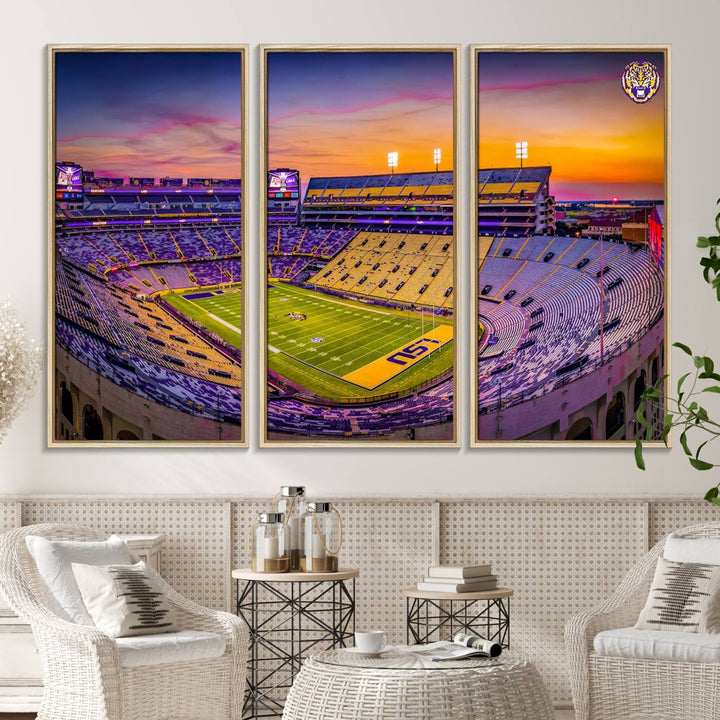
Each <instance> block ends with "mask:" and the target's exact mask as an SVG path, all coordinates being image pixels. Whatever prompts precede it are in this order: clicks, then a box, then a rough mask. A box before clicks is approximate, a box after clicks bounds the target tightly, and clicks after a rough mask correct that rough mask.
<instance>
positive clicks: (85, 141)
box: [55, 52, 242, 178]
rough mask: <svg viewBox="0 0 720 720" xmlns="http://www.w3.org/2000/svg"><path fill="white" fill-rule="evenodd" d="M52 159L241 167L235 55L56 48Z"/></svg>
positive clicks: (157, 169)
mask: <svg viewBox="0 0 720 720" xmlns="http://www.w3.org/2000/svg"><path fill="white" fill-rule="evenodd" d="M55 58H56V105H55V107H56V139H57V151H56V158H57V160H59V161H73V162H77V163H79V164H80V165H82V166H83V167H84V168H86V169H88V170H94V171H95V174H96V175H112V176H128V175H134V176H140V177H165V176H169V177H218V178H230V177H232V178H237V177H241V175H242V168H241V158H242V133H241V128H242V57H241V55H240V53H238V52H235V53H229V52H59V53H57V54H56V56H55Z"/></svg>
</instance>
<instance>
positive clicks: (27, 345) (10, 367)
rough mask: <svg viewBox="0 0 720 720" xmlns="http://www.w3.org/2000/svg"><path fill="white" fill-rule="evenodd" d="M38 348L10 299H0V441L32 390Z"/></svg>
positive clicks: (36, 371) (40, 355)
mask: <svg viewBox="0 0 720 720" xmlns="http://www.w3.org/2000/svg"><path fill="white" fill-rule="evenodd" d="M41 359H42V351H41V349H40V347H39V346H38V344H37V343H36V342H35V341H34V340H31V339H30V338H28V336H27V333H26V332H25V328H24V327H23V325H22V323H21V322H20V321H19V320H18V319H17V315H16V314H15V308H14V307H13V304H12V303H11V302H8V301H5V302H0V442H2V439H3V438H4V437H5V434H6V433H7V431H8V429H9V428H10V425H11V424H12V422H13V420H15V418H16V417H17V414H18V413H19V412H20V409H21V408H22V406H23V405H24V404H25V402H26V401H27V399H28V398H29V397H30V395H31V394H32V392H33V390H34V389H35V384H36V382H37V376H38V371H39V370H40V364H41Z"/></svg>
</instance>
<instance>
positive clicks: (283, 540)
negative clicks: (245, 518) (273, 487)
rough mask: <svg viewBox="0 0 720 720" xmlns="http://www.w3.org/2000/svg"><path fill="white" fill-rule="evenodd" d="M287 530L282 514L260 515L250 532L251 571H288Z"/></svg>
mask: <svg viewBox="0 0 720 720" xmlns="http://www.w3.org/2000/svg"><path fill="white" fill-rule="evenodd" d="M287 539H288V529H287V527H286V526H285V516H284V515H283V514H282V513H260V514H259V515H258V519H257V527H255V528H254V529H253V531H252V543H251V545H252V547H251V548H250V552H251V553H252V569H253V571H254V572H259V573H262V572H266V573H278V572H287V571H288V570H289V569H290V554H289V552H288V542H287Z"/></svg>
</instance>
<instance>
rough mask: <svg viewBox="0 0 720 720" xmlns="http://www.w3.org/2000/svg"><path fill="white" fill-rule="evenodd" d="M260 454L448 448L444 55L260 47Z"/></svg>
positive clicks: (452, 287)
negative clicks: (263, 380)
mask: <svg viewBox="0 0 720 720" xmlns="http://www.w3.org/2000/svg"><path fill="white" fill-rule="evenodd" d="M262 59H263V82H264V91H265V108H264V111H265V115H264V118H265V123H264V130H265V133H266V147H265V161H266V165H265V171H266V182H267V184H266V192H267V199H266V203H265V205H264V218H265V231H266V236H265V243H264V262H263V268H262V284H263V286H264V289H265V291H264V319H265V323H264V333H265V338H264V339H265V343H264V362H265V370H266V373H267V387H266V392H265V402H264V404H263V410H264V413H263V419H264V425H265V427H264V428H263V431H262V432H261V444H262V445H274V446H276V445H279V444H286V445H292V444H298V443H308V444H313V445H337V444H351V445H354V446H357V445H378V444H383V445H391V444H392V445H398V444H400V445H421V444H425V445H434V444H439V445H452V444H456V443H457V421H456V409H455V396H456V393H455V385H456V377H455V372H454V365H455V342H454V338H455V335H454V333H455V327H456V307H457V279H456V268H455V258H456V256H457V253H456V245H455V225H454V219H455V207H456V205H455V203H456V193H455V182H454V178H455V134H456V120H455V115H456V113H455V104H456V87H455V83H456V63H457V48H456V47H454V46H450V47H448V46H443V47H436V46H423V47H398V48H392V49H388V48H382V49H379V48H360V47H345V48H333V49H327V48H309V47H283V48H281V47H265V48H263V55H262Z"/></svg>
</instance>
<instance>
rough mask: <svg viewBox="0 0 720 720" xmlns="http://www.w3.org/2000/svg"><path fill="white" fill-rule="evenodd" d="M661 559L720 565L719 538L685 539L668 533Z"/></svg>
mask: <svg viewBox="0 0 720 720" xmlns="http://www.w3.org/2000/svg"><path fill="white" fill-rule="evenodd" d="M663 557H664V558H665V559H666V560H673V561H675V562H682V563H704V564H706V565H720V538H686V537H681V536H680V535H676V534H675V533H670V534H669V535H668V536H667V538H665V547H664V548H663Z"/></svg>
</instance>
